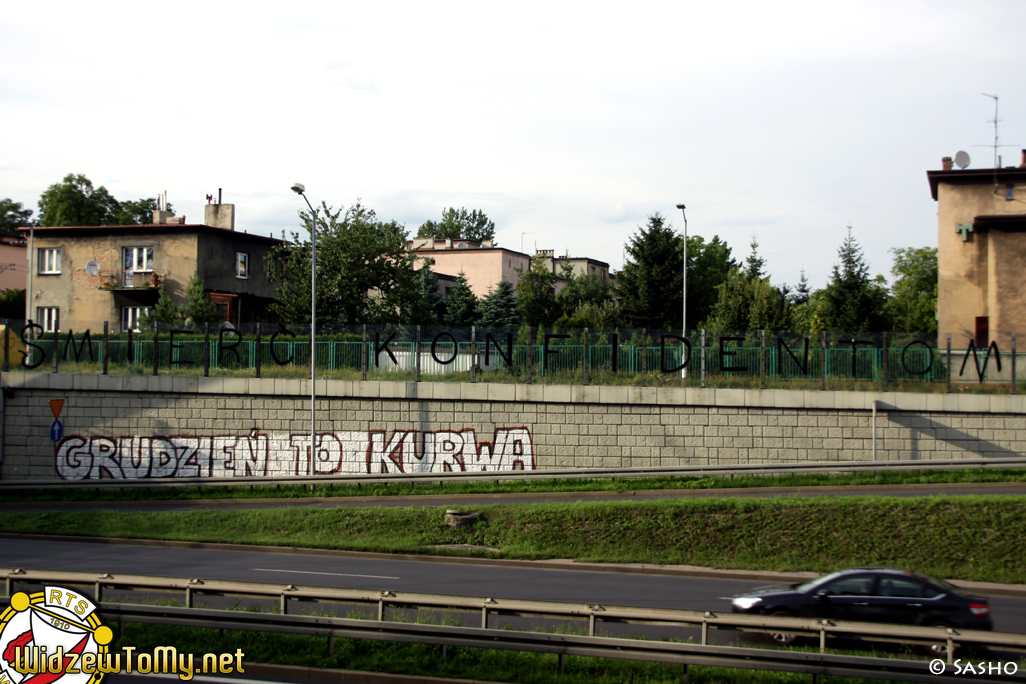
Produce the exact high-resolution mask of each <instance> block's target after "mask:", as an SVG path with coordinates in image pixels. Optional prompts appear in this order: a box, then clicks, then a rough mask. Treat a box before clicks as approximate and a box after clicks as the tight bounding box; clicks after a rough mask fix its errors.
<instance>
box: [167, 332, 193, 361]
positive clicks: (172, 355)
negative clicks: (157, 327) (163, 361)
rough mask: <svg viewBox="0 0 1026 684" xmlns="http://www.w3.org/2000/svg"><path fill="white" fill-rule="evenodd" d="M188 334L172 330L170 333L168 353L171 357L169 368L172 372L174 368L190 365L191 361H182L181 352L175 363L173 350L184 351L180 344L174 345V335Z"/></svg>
mask: <svg viewBox="0 0 1026 684" xmlns="http://www.w3.org/2000/svg"><path fill="white" fill-rule="evenodd" d="M188 332H189V331H188V330H172V331H171V351H170V352H169V356H170V357H171V359H170V361H171V368H172V370H173V369H174V367H175V366H191V365H192V361H182V354H181V352H179V353H178V361H175V349H184V347H183V346H182V345H181V344H175V333H188Z"/></svg>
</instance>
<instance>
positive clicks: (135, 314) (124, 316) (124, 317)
mask: <svg viewBox="0 0 1026 684" xmlns="http://www.w3.org/2000/svg"><path fill="white" fill-rule="evenodd" d="M151 310H152V309H151V307H148V306H123V307H121V332H123V333H126V332H128V331H129V330H131V331H132V332H140V329H139V319H140V318H142V317H143V316H145V315H147V314H148V313H149V312H150V311H151Z"/></svg>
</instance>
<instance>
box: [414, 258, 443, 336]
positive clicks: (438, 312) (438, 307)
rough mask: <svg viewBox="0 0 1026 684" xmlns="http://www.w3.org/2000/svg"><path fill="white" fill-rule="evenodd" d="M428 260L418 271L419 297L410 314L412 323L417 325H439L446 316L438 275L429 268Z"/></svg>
mask: <svg viewBox="0 0 1026 684" xmlns="http://www.w3.org/2000/svg"><path fill="white" fill-rule="evenodd" d="M431 263H433V261H432V260H428V263H425V264H424V266H423V267H422V268H421V269H420V270H419V271H417V292H418V296H417V298H416V301H415V303H414V305H413V309H412V313H411V314H410V322H411V323H413V324H417V325H437V324H438V323H439V322H441V320H442V319H443V317H444V316H445V300H444V299H442V293H441V292H439V291H438V275H437V274H436V273H435V272H434V271H432V270H431V269H430V268H429V266H430V265H431Z"/></svg>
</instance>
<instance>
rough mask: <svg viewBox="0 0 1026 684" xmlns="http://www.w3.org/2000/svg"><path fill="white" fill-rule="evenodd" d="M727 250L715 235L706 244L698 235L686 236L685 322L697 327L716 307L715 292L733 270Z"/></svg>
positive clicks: (716, 293) (732, 263)
mask: <svg viewBox="0 0 1026 684" xmlns="http://www.w3.org/2000/svg"><path fill="white" fill-rule="evenodd" d="M736 265H737V264H736V262H735V261H734V259H733V258H731V256H730V247H728V246H727V243H725V242H723V241H722V240H720V237H719V236H718V235H714V236H713V239H712V240H710V241H709V242H706V241H705V240H704V239H703V238H702V236H700V235H689V236H688V297H687V299H688V321H689V324H688V325H689V326H697V325H698V324H699V322H700V321H704V320H706V319H707V318H709V315H710V314H711V313H712V309H713V307H714V306H715V305H716V298H717V296H718V291H719V290H718V288H719V287H720V285H722V284H723V283H724V281H726V280H727V274H729V273H730V269H732V268H733V267H734V266H736Z"/></svg>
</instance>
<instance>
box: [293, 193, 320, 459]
mask: <svg viewBox="0 0 1026 684" xmlns="http://www.w3.org/2000/svg"><path fill="white" fill-rule="evenodd" d="M292 192H294V193H296V194H297V195H301V196H302V197H303V200H304V201H305V202H306V206H308V207H310V214H311V219H312V220H313V222H312V223H311V224H310V464H309V465H308V466H307V471H306V474H307V475H310V476H312V475H313V474H314V459H315V458H316V456H317V423H316V420H317V414H316V408H315V407H316V402H317V390H316V386H317V380H316V378H317V376H316V375H315V372H316V368H317V357H316V354H315V352H316V347H315V344H316V337H317V328H316V325H317V210H316V209H314V208H313V205H312V204H310V200H309V199H307V196H306V186H305V185H303V184H302V183H293V184H292Z"/></svg>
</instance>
